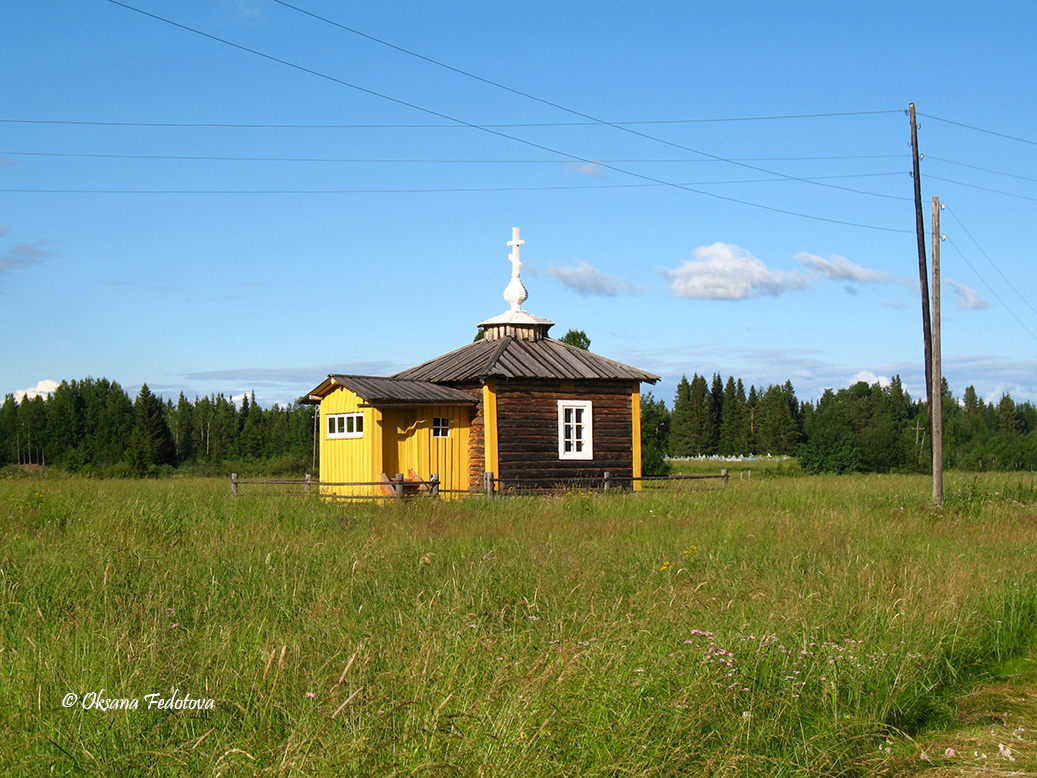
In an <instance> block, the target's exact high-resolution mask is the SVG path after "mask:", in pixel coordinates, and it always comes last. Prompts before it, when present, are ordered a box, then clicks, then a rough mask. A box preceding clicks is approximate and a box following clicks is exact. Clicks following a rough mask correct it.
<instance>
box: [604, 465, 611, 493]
mask: <svg viewBox="0 0 1037 778" xmlns="http://www.w3.org/2000/svg"><path fill="white" fill-rule="evenodd" d="M611 488H612V473H611V472H609V471H608V470H606V471H605V491H606V492H607V491H608V490H609V489H611Z"/></svg>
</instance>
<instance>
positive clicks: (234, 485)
mask: <svg viewBox="0 0 1037 778" xmlns="http://www.w3.org/2000/svg"><path fill="white" fill-rule="evenodd" d="M230 493H231V494H233V495H237V493H238V474H237V473H231V474H230Z"/></svg>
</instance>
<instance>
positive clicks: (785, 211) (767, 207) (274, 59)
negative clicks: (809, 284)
mask: <svg viewBox="0 0 1037 778" xmlns="http://www.w3.org/2000/svg"><path fill="white" fill-rule="evenodd" d="M108 2H109V3H111V4H112V5H117V6H119V7H121V8H125V9H126V10H128V11H133V12H135V13H139V14H141V15H142V16H147V17H149V18H151V19H155V20H156V21H160V22H163V23H165V24H169V25H171V26H173V27H176V28H178V29H181V30H184V31H186V32H191V33H194V34H196V35H200V36H202V37H204V38H208V39H209V40H212V41H215V42H217V43H222V44H224V45H226V46H230V47H232V48H235V49H238V50H239V51H244V52H246V53H249V54H253V55H255V56H258V57H262V58H263V59H266V60H269V61H271V62H276V63H278V64H281V65H285V66H286V67H290V68H292V69H294V70H298V71H300V72H302V73H307V74H309V75H313V76H316V77H318V78H322V79H325V80H327V81H331V82H333V83H336V84H339V85H341V86H346V87H349V88H351V89H355V90H357V91H359V92H362V93H364V94H367V95H371V96H373V97H379V98H381V99H383V100H387V101H389V102H392V103H395V104H397V105H401V106H404V107H406V108H411V109H413V110H416V111H420V112H422V113H426V114H429V115H430V116H436V117H438V118H440V119H445V120H446V121H450V122H455V123H457V124H458V125H463V126H465V127H470V128H472V129H478V130H481V131H483V132H487V133H489V134H491V135H495V136H497V137H500V138H504V139H506V140H512V141H515V142H517V143H522V144H523V145H526V146H529V147H531V148H536V149H540V150H541V151H547V152H550V153H552V154H557V155H559V156H563V157H566V158H568V159H571V160H575V161H577V162H584V163H590V164H601V163H595V162H594V160H590V159H586V158H583V157H580V156H579V155H576V154H571V153H569V152H565V151H561V150H559V149H554V148H551V147H550V146H545V145H543V144H540V143H535V142H533V141H530V140H527V139H525V138H520V137H518V136H516V135H509V134H507V133H505V132H501V131H500V130H496V129H492V128H488V127H483V126H479V125H475V124H472V123H470V122H467V121H465V120H463V119H458V118H455V117H453V116H449V115H447V114H444V113H441V112H439V111H435V110H433V109H430V108H425V107H423V106H420V105H417V104H415V103H411V102H408V101H406V100H402V99H400V98H397V97H392V96H390V95H387V94H384V93H382V92H377V91H375V90H373V89H368V88H367V87H362V86H359V85H358V84H354V83H351V82H349V81H345V80H343V79H340V78H337V77H335V76H331V75H328V74H327V73H322V72H320V71H317V70H313V69H312V68H307V67H304V66H303V65H298V64H296V63H294V62H289V61H288V60H285V59H281V58H280V57H275V56H273V55H271V54H265V53H263V52H261V51H258V50H257V49H252V48H249V47H247V46H242V45H241V44H238V43H233V42H232V41H229V40H226V39H225V38H220V37H218V36H216V35H212V34H211V33H207V32H202V31H201V30H198V29H195V28H193V27H189V26H187V25H185V24H180V23H179V22H174V21H172V20H170V19H166V18H164V17H162V16H158V15H156V14H153V13H149V12H148V11H144V10H141V9H139V8H135V7H133V6H131V5H127V4H126V3H122V2H119V0H108ZM680 148H683V147H680ZM685 150H688V151H693V152H694V149H685ZM695 153H703V152H695ZM704 156H710V155H708V154H704ZM717 159H720V158H719V157H717ZM742 166H743V167H750V168H752V166H750V165H742ZM602 167H605V168H607V169H609V170H614V171H616V172H617V173H623V174H625V175H629V176H632V177H634V178H640V179H642V180H645V181H650V182H652V183H656V184H663V185H666V186H671V187H674V188H676V189H681V190H683V191H686V192H693V193H695V194H700V195H704V196H706V197H711V198H713V199H716V200H724V201H726V202H731V203H737V204H739V205H748V206H751V207H754V208H759V209H761V210H765V211H770V212H772V213H780V214H784V215H786V216H798V217H800V218H805V219H811V220H814V221H822V222H827V223H830V224H842V225H845V226H851V227H861V228H863V229H874V230H880V231H883V232H909V231H908V230H902V229H898V228H894V227H879V226H876V225H870V224H861V223H857V222H850V221H846V220H843V219H832V218H828V217H824V216H815V215H812V214H805V213H800V212H797V211H791V210H788V209H785V208H778V207H776V206H771V205H763V204H762V203H754V202H751V201H748V200H740V199H738V198H735V197H727V196H725V195H720V194H716V193H714V192H705V191H702V190H701V189H693V188H691V187H687V186H681V185H680V184H675V183H672V182H670V181H665V180H663V179H658V178H654V177H652V176H646V175H644V174H641V173H635V172H633V171H630V170H626V169H624V168H620V167H616V166H614V165H602ZM752 169H755V170H758V171H759V172H765V173H768V174H769V175H780V174H776V173H774V172H773V171H768V170H765V169H763V168H752ZM786 178H792V179H793V180H797V179H795V177H794V176H786ZM804 183H811V182H804ZM814 185H815V186H825V187H830V188H833V189H846V188H845V187H840V186H837V185H835V184H823V183H819V182H818V183H815V184H814ZM847 191H851V192H853V191H854V190H852V189H849V190H847ZM857 194H859V193H857Z"/></svg>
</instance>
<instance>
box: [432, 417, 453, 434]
mask: <svg viewBox="0 0 1037 778" xmlns="http://www.w3.org/2000/svg"><path fill="white" fill-rule="evenodd" d="M432 437H434V438H449V437H450V419H449V418H447V417H446V416H433V417H432Z"/></svg>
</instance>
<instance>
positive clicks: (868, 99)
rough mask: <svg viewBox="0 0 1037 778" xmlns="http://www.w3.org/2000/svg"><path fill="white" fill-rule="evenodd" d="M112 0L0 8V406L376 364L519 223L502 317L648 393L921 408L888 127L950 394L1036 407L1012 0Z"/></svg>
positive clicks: (1036, 22) (443, 329)
mask: <svg viewBox="0 0 1037 778" xmlns="http://www.w3.org/2000/svg"><path fill="white" fill-rule="evenodd" d="M125 5H126V6H131V7H132V8H135V9H137V10H131V8H127V7H125V6H124V5H120V4H117V3H113V2H109V0H75V1H73V0H55V2H46V3H40V2H35V1H34V0H33V1H30V0H8V2H6V3H4V4H3V6H2V7H0V51H2V52H3V54H2V55H0V56H2V59H3V64H4V70H5V86H4V90H3V91H4V95H3V100H2V102H0V120H2V121H0V138H2V140H0V327H2V331H3V333H4V334H3V337H2V339H0V365H2V367H0V395H2V394H7V393H13V392H20V391H25V390H30V389H33V388H36V387H40V388H46V387H47V386H50V385H51V384H48V383H47V382H53V381H60V380H62V379H79V378H84V377H86V376H93V377H102V376H103V377H106V378H109V379H111V380H115V381H118V382H119V383H120V384H122V385H123V387H125V388H126V389H127V390H128V391H130V392H131V393H132V394H135V393H136V391H137V389H138V388H139V386H140V384H141V383H143V382H147V383H148V385H149V386H150V387H151V388H152V390H153V391H155V392H157V393H159V394H162V395H163V396H165V397H168V398H172V399H174V400H175V398H176V396H177V395H178V394H179V393H180V392H181V391H182V392H184V393H185V394H186V395H187V396H188V397H194V396H197V395H203V394H210V393H213V392H223V393H224V394H226V395H228V396H237V395H241V394H242V393H245V392H255V395H256V397H257V399H259V400H260V402H261V403H263V404H265V405H270V404H272V403H274V402H280V403H285V402H289V401H291V400H292V399H294V398H295V397H297V396H299V395H300V394H302V393H304V392H305V391H307V390H309V389H311V388H312V387H314V386H316V385H317V384H318V383H320V381H321V380H322V379H323V378H324V376H325V375H326V374H327V373H329V372H353V373H369V374H388V373H390V372H395V371H396V370H400V369H403V368H405V367H409V366H411V365H414V364H417V363H419V362H422V361H424V360H426V359H429V358H432V357H434V356H437V355H439V354H442V353H445V352H447V351H450V350H452V349H454V348H457V347H459V346H461V345H464V344H465V343H467V342H469V341H471V339H472V337H473V336H474V334H475V331H476V324H477V323H478V322H480V321H483V320H485V319H488V318H491V317H493V316H495V315H497V314H499V313H502V312H503V311H504V310H506V308H507V303H505V301H504V300H503V297H502V293H503V290H504V287H505V285H506V284H507V281H508V280H509V277H510V271H511V266H510V264H509V263H508V261H507V255H508V247H507V245H506V243H507V241H508V240H509V239H510V238H511V229H512V227H515V226H517V227H519V228H520V229H521V232H522V238H523V240H525V245H524V246H523V249H522V261H523V264H524V267H523V271H522V272H523V281H524V282H525V285H526V287H527V289H528V290H529V299H528V301H527V302H526V304H525V305H524V308H525V309H527V310H529V311H530V312H531V313H534V314H536V315H538V316H542V317H545V318H548V319H551V320H552V321H554V322H556V326H555V328H554V329H553V331H552V334H553V335H555V336H556V337H560V336H561V335H562V334H564V333H565V332H566V331H567V330H568V329H569V328H577V329H583V330H585V331H586V332H587V334H588V335H589V336H590V338H591V341H592V346H591V347H592V350H594V351H595V352H597V353H600V354H602V355H604V356H608V357H611V358H613V359H618V360H620V361H623V362H627V363H629V364H633V365H636V366H637V367H641V368H644V369H647V370H651V371H653V372H655V373H658V374H660V375H662V376H663V381H662V382H661V383H660V384H659V385H658V386H656V387H654V389H653V391H654V393H655V395H656V396H657V397H662V398H663V399H665V400H666V401H667V402H668V403H670V402H672V398H673V392H674V387H675V385H676V382H677V381H678V380H679V379H680V376H681V374H683V373H686V374H687V375H688V376H689V377H690V376H691V374H692V373H695V372H697V373H700V374H707V375H712V374H713V373H715V372H719V373H721V375H722V376H724V377H725V378H726V377H727V376H728V375H733V376H736V377H740V378H742V379H743V380H744V381H745V383H746V386H747V387H748V385H749V384H755V385H757V386H766V385H768V384H771V383H783V382H784V381H786V380H791V381H792V383H793V385H794V387H795V388H796V391H797V394H798V396H799V397H800V398H801V399H813V398H816V397H818V396H820V394H821V393H822V392H823V391H824V389H825V388H826V387H833V388H836V389H838V388H841V387H844V386H847V385H849V384H850V383H852V382H854V381H856V380H860V379H861V378H863V379H865V380H868V381H869V382H873V381H875V380H883V381H884V380H887V379H888V378H889V377H890V376H893V375H900V376H901V377H902V379H903V381H904V383H905V385H906V386H907V388H908V390H909V391H910V392H911V393H912V395H914V396H919V395H920V394H922V391H923V382H924V379H923V378H922V376H923V373H922V335H921V313H920V302H919V295H918V258H917V246H916V242H915V234H914V210H913V202H912V181H911V177H910V169H911V158H910V146H909V141H910V131H909V124H908V118H907V115H906V109H907V106H908V104H909V103H911V102H914V103H916V105H917V109H918V112H919V125H920V129H919V145H920V147H921V150H922V152H923V154H924V159H923V161H922V176H921V180H922V194H923V201H924V211H925V219H926V250H927V252H929V251H931V236H930V227H929V220H930V213H931V199H932V197H933V196H939V197H940V198H941V200H942V201H943V202H944V203H945V204H946V205H947V210H945V211H944V212H943V214H942V225H941V231H942V232H943V233H944V234H946V235H947V240H946V241H944V242H943V244H942V246H941V257H942V274H943V281H944V283H943V359H944V373H945V375H946V377H947V379H948V381H949V382H950V386H951V389H952V391H953V392H954V393H955V394H956V395H957V396H959V397H960V396H961V394H962V393H963V391H964V389H965V387H966V386H968V385H969V384H972V385H975V387H976V389H977V390H978V392H979V393H980V395H981V396H983V397H985V398H987V399H992V400H996V399H998V398H999V397H1000V396H1001V394H1002V393H1004V392H1010V393H1011V394H1012V396H1013V397H1015V398H1016V399H1017V400H1031V401H1033V400H1037V310H1035V308H1034V306H1033V300H1034V299H1035V291H1037V279H1035V271H1034V269H1033V268H1034V266H1035V263H1034V258H1035V257H1034V254H1035V252H1034V249H1033V245H1034V239H1033V236H1032V234H1031V233H1032V227H1033V225H1034V221H1035V220H1034V214H1035V203H1037V111H1034V108H1033V106H1034V104H1035V94H1034V91H1035V89H1034V83H1035V80H1034V73H1037V49H1035V47H1034V46H1033V45H1032V40H1031V39H1032V34H1033V31H1034V30H1035V29H1037V4H1034V3H1033V2H1030V1H1025V2H1024V1H1020V2H991V3H986V4H982V5H981V4H978V3H972V2H955V1H951V2H940V3H936V2H912V3H901V2H897V3H893V2H872V3H857V4H846V3H830V2H787V3H764V2H731V3H716V2H711V3H705V2H687V1H685V2H655V3H632V2H631V3H628V2H622V3H621V2H610V3H602V2H600V0H599V1H598V2H589V1H587V2H584V1H580V0H577V1H576V2H568V3H563V4H559V3H554V2H552V3H548V2H523V3H456V2H449V1H447V2H441V3H435V4H432V3H419V2H392V1H391V0H390V1H388V2H384V3H339V2H330V0H291V5H287V4H284V3H279V2H276V0H238V1H236V2H232V1H231V0H208V1H206V2H202V1H201V0H197V1H194V0H191V1H187V0H185V1H184V2H177V3H169V2H158V1H157V0H127V2H126V4H125ZM292 6H294V7H292ZM141 11H143V12H145V13H146V14H153V15H154V16H148V15H145V13H140V12H141ZM155 16H157V17H162V19H158V18H154V17H155ZM163 19H164V20H165V21H163ZM177 25H179V26H177ZM201 33H204V34H201Z"/></svg>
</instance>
